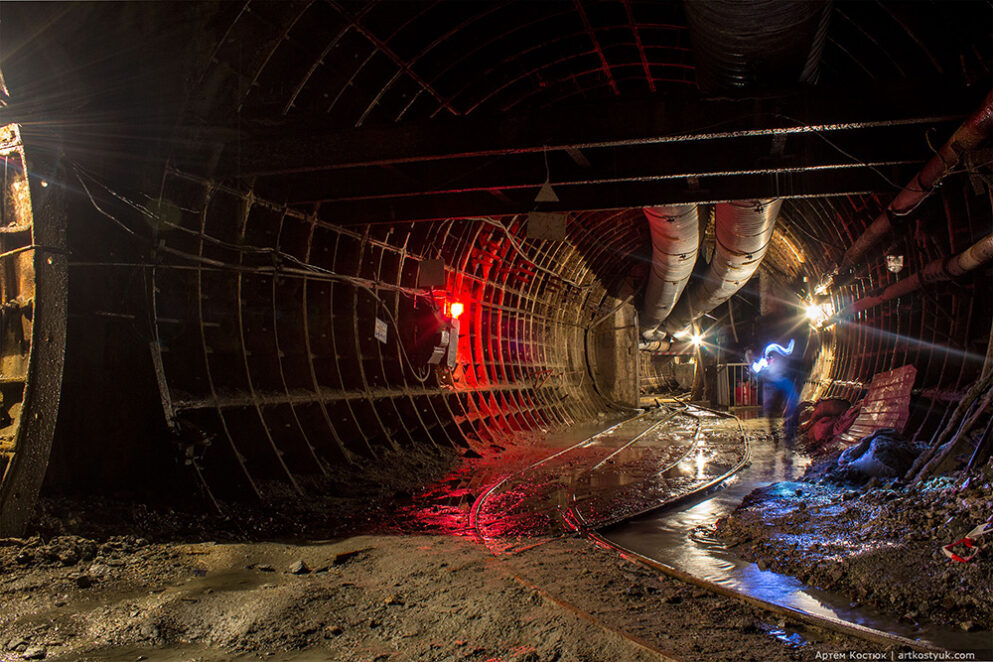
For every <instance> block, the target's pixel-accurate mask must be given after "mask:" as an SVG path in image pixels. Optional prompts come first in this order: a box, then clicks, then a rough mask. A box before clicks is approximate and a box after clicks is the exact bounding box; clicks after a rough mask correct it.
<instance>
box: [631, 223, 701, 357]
mask: <svg viewBox="0 0 993 662" xmlns="http://www.w3.org/2000/svg"><path fill="white" fill-rule="evenodd" d="M644 212H645V218H647V219H648V226H649V230H650V231H651V234H652V271H651V273H650V274H649V277H648V285H647V286H646V289H645V301H644V304H643V305H642V307H641V320H640V326H641V333H642V336H643V337H644V338H645V339H646V340H650V339H651V338H652V337H653V336H654V335H655V334H656V333H657V331H656V329H657V328H658V326H659V324H660V323H661V322H662V321H663V320H665V318H666V317H668V316H669V313H670V312H672V309H673V308H674V307H675V306H676V302H677V301H678V300H679V297H680V295H681V294H682V293H683V289H684V288H685V287H686V283H687V282H689V279H690V274H692V273H693V265H694V264H696V256H697V251H698V249H699V245H700V220H699V215H698V213H697V206H696V205H671V206H666V207H645V208H644Z"/></svg>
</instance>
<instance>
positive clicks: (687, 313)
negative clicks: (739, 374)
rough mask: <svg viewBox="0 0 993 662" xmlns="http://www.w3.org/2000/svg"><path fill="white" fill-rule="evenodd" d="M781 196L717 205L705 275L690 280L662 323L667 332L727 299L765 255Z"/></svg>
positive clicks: (696, 317)
mask: <svg viewBox="0 0 993 662" xmlns="http://www.w3.org/2000/svg"><path fill="white" fill-rule="evenodd" d="M782 205H783V201H782V200H778V199H777V200H772V199H766V200H738V201H735V202H728V203H723V204H720V205H717V244H716V246H715V250H714V258H713V259H712V260H711V261H710V268H709V269H708V271H707V275H706V276H705V277H704V278H703V279H701V280H698V281H696V282H694V283H693V284H692V285H691V286H690V288H689V291H688V292H687V293H686V295H685V296H684V297H682V298H681V299H680V300H679V303H678V304H676V308H675V310H673V312H672V314H671V315H669V317H668V318H667V319H666V321H665V322H664V324H663V327H664V330H665V331H666V332H668V333H670V334H675V333H678V332H680V331H684V330H685V329H686V328H687V327H688V326H689V325H690V324H692V323H693V322H694V321H695V320H697V319H699V318H700V317H702V316H704V315H706V314H707V313H709V312H710V311H712V310H714V309H715V308H717V307H718V306H719V305H721V304H722V303H724V302H725V301H727V300H728V299H730V298H731V297H732V296H733V295H734V294H735V292H737V291H738V290H740V289H741V288H742V287H743V286H744V285H745V283H747V282H748V279H749V278H751V277H752V275H754V274H755V271H756V270H757V269H758V268H759V265H760V264H761V263H762V258H764V257H765V252H766V249H768V247H769V241H770V240H771V239H772V233H773V230H775V227H776V217H777V216H779V209H780V208H781V207H782Z"/></svg>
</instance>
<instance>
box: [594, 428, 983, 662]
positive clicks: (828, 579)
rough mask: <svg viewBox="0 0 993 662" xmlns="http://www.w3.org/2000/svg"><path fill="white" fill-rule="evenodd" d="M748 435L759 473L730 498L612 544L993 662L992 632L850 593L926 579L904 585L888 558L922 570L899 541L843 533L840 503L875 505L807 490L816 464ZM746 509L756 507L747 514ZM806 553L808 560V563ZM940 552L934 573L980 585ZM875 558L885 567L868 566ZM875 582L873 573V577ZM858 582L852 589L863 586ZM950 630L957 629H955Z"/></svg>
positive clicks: (627, 532)
mask: <svg viewBox="0 0 993 662" xmlns="http://www.w3.org/2000/svg"><path fill="white" fill-rule="evenodd" d="M744 425H745V427H746V430H748V432H749V435H750V437H751V439H752V444H751V449H750V450H751V459H750V463H749V466H747V467H746V468H745V469H743V470H742V471H740V472H739V473H738V474H736V475H735V476H734V477H733V478H731V479H730V480H728V481H727V482H726V484H725V485H724V487H723V488H722V489H721V490H719V491H718V492H716V493H714V494H708V495H705V496H702V497H700V498H696V499H694V500H692V501H691V502H689V503H686V504H682V505H681V506H680V507H679V508H676V509H673V510H671V511H669V510H666V511H662V512H657V513H653V514H650V515H646V516H643V517H640V518H636V519H634V520H631V521H628V522H624V523H622V524H620V525H617V526H615V527H612V528H610V529H608V530H606V531H605V532H604V534H603V535H604V537H605V538H606V539H607V540H609V541H610V542H612V543H615V544H617V545H619V546H621V547H624V548H626V549H630V550H631V551H633V552H636V553H639V554H643V555H645V556H647V557H650V558H652V559H655V560H657V561H659V562H661V563H663V564H665V565H667V566H669V567H672V568H674V569H676V570H678V571H681V572H685V573H687V574H690V575H692V576H694V577H698V578H700V579H703V580H705V581H710V582H714V583H716V584H718V585H720V586H724V587H728V588H730V589H733V590H735V591H740V592H743V593H745V594H747V595H750V596H753V597H755V598H758V599H761V600H765V601H768V602H771V603H774V604H777V605H781V606H784V607H788V608H791V609H797V610H801V611H804V612H807V613H811V614H814V615H817V616H824V617H829V618H835V619H839V620H842V621H846V622H849V623H855V624H858V625H862V626H866V627H870V628H873V629H877V630H881V631H884V632H890V633H894V634H898V635H900V636H903V637H906V638H909V639H914V640H920V641H922V642H923V643H927V644H933V645H934V646H935V647H936V648H940V649H951V650H959V651H970V652H974V653H976V654H977V655H979V656H980V657H978V659H985V658H987V657H990V652H991V651H990V648H993V635H990V633H989V628H988V627H986V626H985V624H984V623H982V622H978V621H976V620H973V622H972V624H971V625H967V627H966V628H965V629H963V628H960V627H954V625H957V624H958V623H953V624H952V625H951V626H949V625H948V624H942V623H941V622H938V623H935V622H929V621H926V620H925V619H924V618H918V616H920V615H921V614H919V613H914V614H912V615H910V616H907V617H904V618H901V616H902V615H903V613H904V612H902V611H899V609H897V610H896V611H894V609H893V608H892V607H893V606H892V605H890V604H887V603H885V602H881V601H876V602H875V603H873V602H871V601H865V600H859V599H858V597H857V596H853V595H851V592H849V591H845V590H844V587H845V586H846V582H842V581H841V574H842V573H848V572H851V573H858V575H861V576H862V583H863V584H866V583H878V585H879V588H882V587H883V584H884V582H889V583H890V584H891V585H893V584H896V585H900V586H913V585H914V583H915V581H916V577H917V576H916V575H915V580H914V581H909V580H910V579H911V578H909V577H907V576H900V577H897V576H894V573H892V572H889V566H890V565H891V564H890V563H889V562H888V561H887V557H889V559H890V560H891V561H898V562H897V563H896V564H895V565H896V566H898V567H905V568H907V569H908V570H910V571H911V572H914V573H916V570H912V568H913V566H912V565H911V564H910V563H911V558H910V556H909V555H907V554H904V553H902V552H901V551H900V550H898V549H896V546H895V543H894V542H893V541H889V540H888V541H886V542H884V543H881V542H880V541H879V540H878V539H875V537H874V536H871V535H866V533H868V531H863V530H862V528H861V527H851V526H848V527H845V526H843V525H842V526H839V525H838V521H839V520H840V521H844V520H845V518H844V516H843V515H844V512H843V511H844V510H845V509H844V508H843V507H839V506H838V504H839V503H842V504H848V503H851V505H852V506H853V507H855V508H860V509H864V508H865V506H866V504H867V503H868V502H869V501H872V500H873V497H872V496H871V495H868V494H866V495H859V497H858V498H853V496H854V495H853V493H852V492H850V491H848V490H845V489H843V488H842V489H839V488H836V487H832V486H825V485H811V484H809V483H806V482H800V481H799V480H798V479H799V478H800V477H801V476H802V475H803V474H804V472H805V470H806V468H807V466H808V464H809V460H808V459H807V458H805V457H803V456H791V454H790V453H789V452H788V451H786V449H785V447H784V446H782V445H776V444H774V443H773V441H772V439H771V437H770V436H769V435H767V434H765V423H764V422H763V421H746V422H745V423H744ZM846 493H848V494H849V500H848V501H846V500H845V496H844V495H845V494H846ZM742 499H746V500H747V504H748V505H746V506H744V507H741V508H739V506H740V504H741V503H742ZM863 514H864V518H860V519H861V521H865V520H867V519H871V518H872V517H873V514H872V513H870V512H869V511H865V512H864V513H863ZM828 520H831V521H832V523H829V522H828ZM853 528H855V529H856V530H853ZM881 549H882V553H880V550H881ZM804 551H806V553H807V554H808V557H807V558H806V559H805V561H806V562H804V560H803V554H804ZM933 551H934V550H928V553H927V559H926V565H928V566H930V565H936V566H940V568H939V569H938V570H939V571H941V572H945V573H946V574H950V573H953V572H956V571H958V572H960V573H961V576H962V577H970V578H971V577H972V575H973V574H974V573H975V571H976V568H977V567H978V566H975V565H973V566H969V567H961V566H958V567H956V566H957V564H949V563H948V561H947V559H945V558H944V557H943V556H940V555H938V556H939V557H940V558H938V557H936V556H935V555H934V554H933V553H932V552H933ZM873 558H875V559H876V563H875V564H873V563H872V562H871V561H869V560H867V559H873ZM866 573H871V575H870V577H866ZM858 575H856V577H852V578H850V580H851V581H852V582H853V583H854V582H858V581H859V579H858ZM798 577H800V578H802V579H798ZM804 580H807V581H809V582H810V583H809V584H808V583H805V581H804ZM823 587H831V588H833V589H838V588H841V589H842V590H841V591H837V590H825V588H823ZM948 588H949V587H948V586H947V585H945V584H942V585H941V586H940V587H937V591H938V592H939V593H940V595H937V596H934V598H937V600H938V603H940V602H941V601H944V602H946V603H947V602H948V600H949V598H948V597H947V594H948ZM907 593H908V594H909V593H910V591H907ZM917 593H918V595H919V597H918V602H917V603H915V606H917V604H918V603H919V602H920V601H922V600H925V599H927V598H926V597H925V595H926V593H925V592H924V591H917ZM954 593H955V591H953V594H954ZM958 593H959V596H957V597H955V598H953V599H955V600H956V601H957V600H958V599H960V598H961V599H964V600H968V601H969V602H968V604H969V605H970V606H972V604H973V603H972V602H971V600H970V599H969V597H968V596H966V595H961V592H958ZM921 609H922V610H926V609H927V607H923V608H921ZM977 617H978V614H977V612H976V610H971V618H972V619H976V618H977ZM963 618H966V617H964V616H963ZM941 620H942V621H944V622H945V623H947V622H948V620H949V619H948V618H947V616H946V617H945V618H944V619H941ZM966 620H968V618H966ZM964 630H968V631H964ZM795 640H797V641H801V640H802V637H800V636H797V637H795ZM880 648H884V647H880Z"/></svg>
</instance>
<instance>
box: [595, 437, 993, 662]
mask: <svg viewBox="0 0 993 662" xmlns="http://www.w3.org/2000/svg"><path fill="white" fill-rule="evenodd" d="M699 457H700V456H699V455H697V456H696V457H695V458H694V459H693V462H694V463H695V462H698V461H699ZM681 464H682V463H681ZM806 464H807V463H806V462H801V461H799V460H798V459H792V461H791V458H789V457H788V456H787V455H786V453H785V452H784V451H783V450H782V449H777V448H776V447H774V446H773V444H772V443H770V442H762V441H760V442H758V443H756V444H753V446H752V461H751V464H750V465H749V466H748V467H746V468H744V469H742V470H741V471H740V472H739V473H738V474H736V475H735V476H734V477H733V478H732V479H730V480H728V481H726V482H725V489H723V490H721V491H720V492H717V493H716V494H714V495H711V496H704V497H701V498H700V499H699V500H698V501H697V502H695V503H692V502H691V505H690V506H687V507H683V509H681V510H676V511H666V512H661V513H655V514H651V515H646V516H642V517H639V518H637V519H634V520H630V521H628V522H625V523H622V524H619V525H618V526H616V527H613V528H611V529H608V530H606V531H605V532H604V533H603V535H604V537H605V538H607V539H608V540H610V541H611V542H613V543H616V544H617V545H620V546H621V547H625V548H627V549H630V550H632V551H634V552H637V553H639V554H642V555H644V556H648V557H650V558H653V559H655V560H657V561H659V562H661V563H663V564H665V565H668V566H670V567H673V568H675V569H677V570H680V571H682V572H685V573H688V574H691V575H693V576H696V577H699V578H702V579H705V580H708V581H711V582H714V583H716V584H720V585H721V586H726V587H728V588H731V589H733V590H736V591H741V592H743V593H745V594H747V595H750V596H753V597H756V598H759V599H762V600H765V601H767V602H771V603H774V604H777V605H781V606H784V607H789V608H792V609H799V610H802V611H805V612H807V613H810V614H814V615H817V616H824V617H830V618H836V619H840V620H844V621H848V622H850V623H856V624H859V625H864V626H866V627H871V628H874V629H877V630H883V631H886V632H892V633H894V634H898V635H901V636H904V637H907V638H910V639H919V640H921V641H925V642H929V643H932V644H935V645H938V646H942V647H946V648H951V649H958V650H970V649H972V650H978V649H985V648H988V647H989V633H969V634H965V633H961V632H958V631H956V630H953V629H951V628H945V627H938V626H927V627H925V628H920V627H915V626H914V625H911V624H909V623H906V622H902V621H899V620H898V619H896V618H893V617H890V616H887V615H885V614H882V613H880V612H877V611H875V610H872V609H869V608H865V607H860V608H858V609H855V608H853V607H851V606H850V604H849V602H848V599H847V598H845V597H844V596H841V595H837V594H834V593H830V592H828V591H822V590H820V589H817V588H814V587H812V586H808V585H806V584H804V583H803V582H801V581H799V580H797V579H796V578H794V577H790V576H787V575H781V574H779V573H777V572H773V571H771V570H760V569H759V568H758V566H757V565H755V564H754V563H750V562H748V561H744V560H742V559H740V558H738V557H737V556H735V555H734V554H733V553H732V552H731V551H729V550H727V549H726V547H725V545H723V544H722V543H721V541H720V540H718V539H717V538H716V537H715V536H714V535H713V528H714V523H715V522H716V521H717V519H719V518H720V517H723V516H725V515H727V514H729V513H730V512H731V511H733V510H734V509H735V508H736V507H737V506H738V504H739V503H741V499H742V498H743V497H744V496H745V495H746V494H748V493H749V492H751V491H752V490H754V489H755V488H757V487H762V486H765V485H768V484H770V483H771V482H777V481H789V480H791V479H792V478H793V477H795V476H798V475H800V474H802V473H803V470H804V469H805V468H806ZM797 487H798V485H797V484H796V483H790V482H784V483H783V484H782V485H780V486H779V488H778V489H780V490H783V491H792V490H794V489H796V488H797Z"/></svg>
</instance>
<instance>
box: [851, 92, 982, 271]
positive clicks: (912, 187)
mask: <svg viewBox="0 0 993 662" xmlns="http://www.w3.org/2000/svg"><path fill="white" fill-rule="evenodd" d="M991 128H993V92H990V93H989V94H987V95H986V98H985V99H984V100H983V103H982V105H981V106H980V107H979V108H978V109H977V110H976V111H975V112H974V113H973V114H972V115H970V116H969V119H967V120H966V121H965V122H963V123H962V126H960V127H959V128H958V130H957V131H956V132H955V133H954V135H952V137H951V138H949V139H948V141H947V142H945V144H944V145H942V146H941V149H940V150H938V152H937V153H936V154H935V155H934V156H933V157H931V160H930V161H928V162H927V163H926V164H924V167H923V168H922V169H921V171H920V172H918V173H917V175H916V176H915V177H914V179H913V180H912V181H911V182H910V183H909V184H907V186H905V187H904V188H903V190H901V191H900V193H898V194H897V196H896V197H895V198H893V201H892V202H890V204H889V206H887V207H886V209H885V210H883V213H881V214H880V215H879V216H878V217H877V218H876V220H874V221H873V222H872V224H871V225H870V226H869V227H868V228H866V229H865V232H863V233H862V234H861V235H859V237H858V239H856V240H855V242H854V243H853V244H852V245H851V247H850V248H849V249H848V250H847V251H846V252H845V255H844V256H843V257H842V259H841V264H839V265H838V274H839V275H841V276H847V275H850V274H851V272H853V271H854V270H856V269H857V267H858V266H859V264H860V263H861V261H862V258H863V257H865V254H866V253H868V252H869V250H870V249H871V248H872V247H873V246H875V245H876V244H877V243H879V240H880V239H882V238H883V237H884V236H885V235H886V234H887V233H889V231H890V230H891V229H892V228H893V218H894V217H902V216H906V215H907V214H909V213H911V212H912V211H914V210H915V209H916V208H917V206H918V205H920V204H921V202H923V201H924V199H925V198H927V197H928V196H929V195H931V192H932V191H933V190H934V189H935V187H936V186H937V185H938V184H939V183H940V182H941V180H942V179H944V178H945V177H946V176H947V175H948V173H949V172H951V171H952V170H953V169H954V168H956V167H957V166H958V164H959V161H960V160H961V159H962V157H963V156H964V155H965V154H966V153H967V152H968V151H970V150H973V149H975V148H976V147H978V146H979V145H980V144H981V143H982V142H983V140H985V139H986V138H987V137H989V135H990V130H991Z"/></svg>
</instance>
